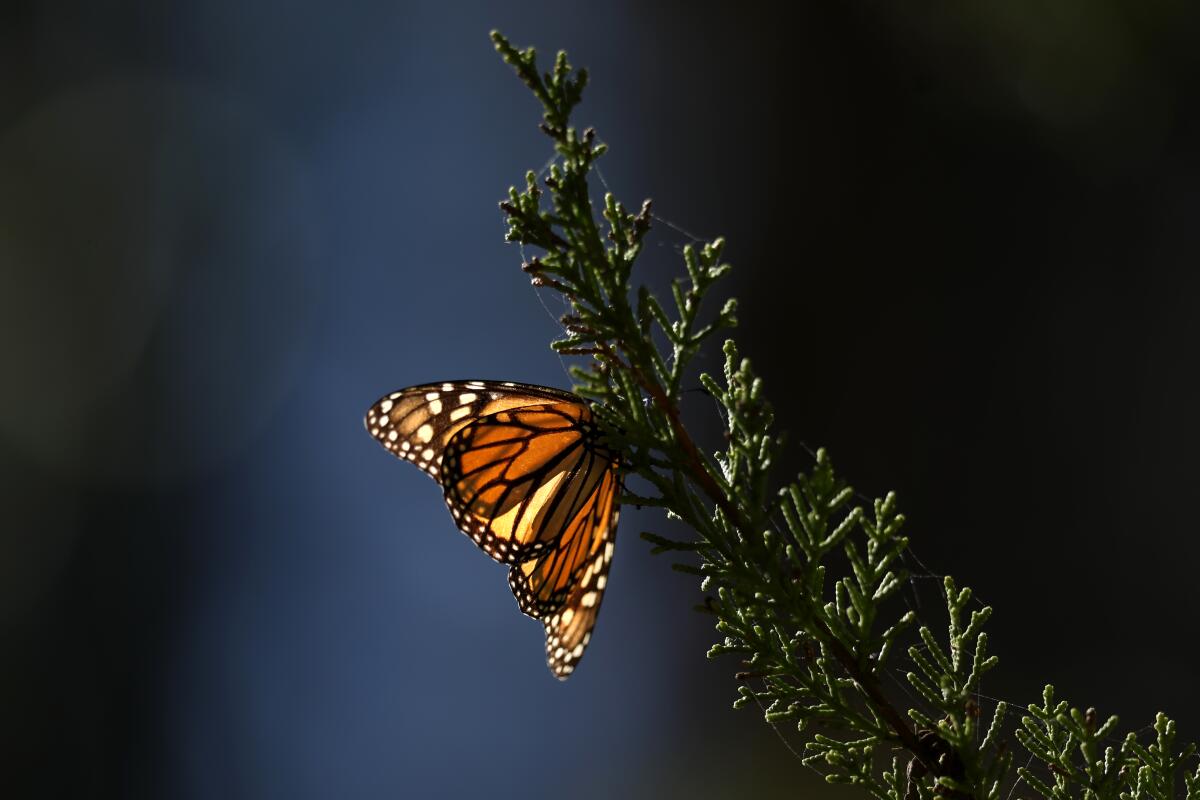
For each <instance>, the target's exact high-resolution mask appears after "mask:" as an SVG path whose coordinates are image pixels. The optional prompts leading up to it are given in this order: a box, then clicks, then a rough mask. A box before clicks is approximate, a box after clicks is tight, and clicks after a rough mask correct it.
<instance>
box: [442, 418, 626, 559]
mask: <svg viewBox="0 0 1200 800" xmlns="http://www.w3.org/2000/svg"><path fill="white" fill-rule="evenodd" d="M594 439H595V429H594V427H593V425H592V422H591V412H589V411H588V409H587V407H586V406H584V405H582V404H580V403H579V402H571V403H539V404H537V405H532V406H525V407H522V408H518V409H513V410H510V411H501V412H499V413H496V414H490V415H488V416H485V417H480V418H479V419H477V420H475V421H474V422H472V423H471V424H469V425H467V426H465V427H463V428H462V429H461V430H459V431H458V432H457V433H455V434H454V436H453V437H452V438H451V440H450V442H449V444H448V445H447V446H446V451H445V455H444V456H443V458H442V473H443V474H442V485H443V487H444V490H445V497H446V505H447V506H449V508H450V514H451V516H453V517H454V520H455V522H456V523H457V524H458V527H459V528H460V529H461V530H462V531H463V532H464V533H466V534H467V535H468V536H470V537H471V538H472V539H474V540H475V542H476V544H478V545H479V546H480V547H481V548H483V550H484V551H485V552H487V553H488V555H490V556H492V558H495V559H496V560H497V561H504V562H507V563H515V562H519V561H524V560H526V559H528V558H530V557H531V556H534V555H537V554H538V553H540V552H542V551H543V550H544V549H545V548H548V547H551V546H552V545H553V544H554V542H555V541H556V540H557V539H558V538H559V537H560V536H562V535H563V532H564V531H565V530H566V529H567V527H568V525H569V523H570V522H571V521H572V520H573V519H575V518H576V517H577V516H578V514H579V513H580V510H581V509H583V508H584V506H585V505H586V504H587V502H588V500H589V498H591V497H593V496H594V495H595V493H596V487H597V484H598V483H599V482H600V480H601V479H602V477H603V475H604V472H605V469H606V467H607V460H608V458H609V457H608V456H607V455H606V454H604V453H601V452H600V451H598V450H597V449H596V447H595V445H594Z"/></svg>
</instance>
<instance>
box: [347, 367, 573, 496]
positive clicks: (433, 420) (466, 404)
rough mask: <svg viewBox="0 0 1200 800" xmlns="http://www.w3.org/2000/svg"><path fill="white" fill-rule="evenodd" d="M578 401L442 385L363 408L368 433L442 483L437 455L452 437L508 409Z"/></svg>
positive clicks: (520, 387) (497, 387) (519, 390)
mask: <svg viewBox="0 0 1200 800" xmlns="http://www.w3.org/2000/svg"><path fill="white" fill-rule="evenodd" d="M547 401H551V402H559V403H561V402H578V398H576V397H575V396H574V395H572V394H569V393H567V392H560V391H559V390H557V389H550V388H547V387H544V386H532V385H530V384H525V383H513V382H511V381H505V382H500V381H446V382H444V383H427V384H422V385H420V386H410V387H409V388H407V389H401V390H399V391H396V392H392V393H391V394H388V395H386V396H384V397H381V398H379V400H377V401H375V403H374V404H373V405H372V406H371V408H370V409H368V410H367V415H366V417H365V419H364V420H363V422H364V423H365V425H366V427H367V431H368V432H369V433H370V434H371V436H373V437H374V438H375V439H376V440H377V441H378V442H379V443H380V444H381V445H383V447H384V448H385V449H386V450H387V451H388V452H389V453H391V454H392V455H394V456H396V457H397V458H401V459H404V460H406V461H411V462H412V463H414V464H416V465H417V466H418V467H420V468H421V469H422V470H423V471H424V472H425V473H426V474H427V475H429V476H430V477H432V478H433V479H434V480H436V481H438V482H439V483H441V480H440V478H439V476H438V473H439V471H440V470H441V460H442V453H443V451H444V450H445V449H446V445H447V443H449V441H450V438H451V437H452V436H454V434H455V433H457V432H458V431H460V430H461V429H462V428H464V427H466V426H467V425H469V424H470V423H471V422H474V421H475V420H477V419H479V418H480V417H481V416H486V415H488V414H495V413H497V412H499V411H504V410H506V409H509V408H520V407H522V406H529V405H535V404H537V403H545V402H547Z"/></svg>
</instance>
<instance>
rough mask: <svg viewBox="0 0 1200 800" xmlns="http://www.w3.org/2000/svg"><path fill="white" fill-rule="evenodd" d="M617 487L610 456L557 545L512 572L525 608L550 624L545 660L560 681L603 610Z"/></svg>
mask: <svg viewBox="0 0 1200 800" xmlns="http://www.w3.org/2000/svg"><path fill="white" fill-rule="evenodd" d="M619 488H620V479H619V477H618V475H617V462H616V461H615V460H613V459H611V457H610V458H609V459H608V461H607V463H605V464H604V465H603V474H602V476H601V479H600V480H599V481H598V482H597V484H596V487H595V489H594V490H593V492H592V494H591V496H590V497H589V498H588V499H587V500H586V502H585V503H584V504H583V505H582V507H580V509H579V510H578V511H577V513H576V515H575V516H574V517H572V518H571V519H570V520H569V522H568V525H567V527H566V529H565V530H564V531H563V533H562V535H561V536H560V537H559V538H558V539H557V540H555V544H554V548H553V549H552V550H549V551H546V552H544V553H543V554H542V555H541V556H539V557H538V558H535V559H530V560H529V561H526V562H523V563H521V564H516V565H514V566H513V567H512V569H511V570H509V575H508V584H509V586H510V587H511V588H512V591H513V594H514V595H516V598H517V603H518V604H519V605H520V606H521V610H522V611H524V612H525V613H526V614H529V615H530V616H532V617H536V618H538V619H540V620H542V623H543V624H544V626H545V628H546V662H547V664H548V665H549V666H550V671H551V672H553V673H554V674H555V676H556V677H558V678H559V679H562V680H565V679H566V678H567V677H568V676H569V675H570V674H571V673H572V672H573V671H574V669H575V665H576V664H578V663H579V659H580V658H581V657H582V656H583V651H584V650H585V649H586V648H587V645H588V642H589V641H590V640H591V638H592V629H593V628H594V627H595V625H596V615H597V614H598V613H599V612H600V601H601V600H602V599H603V598H604V590H605V587H606V586H607V584H608V570H609V566H610V565H611V563H612V555H613V543H614V541H615V538H616V533H617V519H618V516H619V507H618V503H617V492H618V489H619Z"/></svg>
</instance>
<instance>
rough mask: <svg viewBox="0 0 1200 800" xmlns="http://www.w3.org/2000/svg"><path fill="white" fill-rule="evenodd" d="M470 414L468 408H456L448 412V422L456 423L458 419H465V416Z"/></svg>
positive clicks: (469, 408)
mask: <svg viewBox="0 0 1200 800" xmlns="http://www.w3.org/2000/svg"><path fill="white" fill-rule="evenodd" d="M470 413H471V407H470V406H459V407H458V408H456V409H454V410H453V411H451V412H450V421H451V422H458V421H459V420H460V419H462V418H463V417H465V416H466V415H467V414H470Z"/></svg>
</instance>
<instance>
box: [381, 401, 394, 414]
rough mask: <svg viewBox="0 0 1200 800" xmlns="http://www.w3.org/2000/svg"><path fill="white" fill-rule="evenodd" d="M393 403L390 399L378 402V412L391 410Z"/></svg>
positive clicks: (383, 412)
mask: <svg viewBox="0 0 1200 800" xmlns="http://www.w3.org/2000/svg"><path fill="white" fill-rule="evenodd" d="M393 405H394V403H392V401H391V400H384V401H383V402H382V403H380V404H379V413H380V414H386V413H388V412H389V411H391V410H392V406H393Z"/></svg>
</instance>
